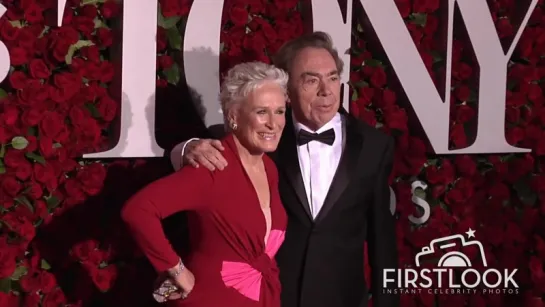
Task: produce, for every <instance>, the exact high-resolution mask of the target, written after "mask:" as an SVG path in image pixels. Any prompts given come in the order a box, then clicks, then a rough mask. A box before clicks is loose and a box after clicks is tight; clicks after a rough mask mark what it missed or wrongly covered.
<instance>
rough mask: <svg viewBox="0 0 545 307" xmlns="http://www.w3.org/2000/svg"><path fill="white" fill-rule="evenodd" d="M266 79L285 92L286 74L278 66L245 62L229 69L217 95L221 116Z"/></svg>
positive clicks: (226, 113) (225, 114) (227, 112)
mask: <svg viewBox="0 0 545 307" xmlns="http://www.w3.org/2000/svg"><path fill="white" fill-rule="evenodd" d="M266 81H272V82H274V83H276V84H278V85H279V86H280V87H281V88H282V89H283V90H284V92H285V93H286V91H287V84H288V74H287V73H286V72H285V71H283V70H282V69H280V68H277V67H275V66H272V65H269V64H266V63H263V62H247V63H241V64H238V65H235V66H233V67H232V68H231V69H229V71H228V72H227V75H226V76H225V78H224V80H223V84H222V86H221V91H220V95H219V100H220V103H221V110H222V111H223V116H224V117H226V116H227V115H228V114H229V110H230V109H231V108H232V107H233V106H234V105H236V104H237V103H240V102H241V101H244V100H245V99H246V97H248V95H249V94H250V93H251V92H252V91H254V90H256V89H258V88H259V87H260V86H261V85H262V84H263V82H266Z"/></svg>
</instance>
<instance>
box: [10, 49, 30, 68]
mask: <svg viewBox="0 0 545 307" xmlns="http://www.w3.org/2000/svg"><path fill="white" fill-rule="evenodd" d="M28 58H29V57H28V53H27V51H26V50H25V49H24V48H20V47H14V48H11V49H10V50H9V59H10V63H11V65H13V66H18V65H23V64H26V63H27V62H28Z"/></svg>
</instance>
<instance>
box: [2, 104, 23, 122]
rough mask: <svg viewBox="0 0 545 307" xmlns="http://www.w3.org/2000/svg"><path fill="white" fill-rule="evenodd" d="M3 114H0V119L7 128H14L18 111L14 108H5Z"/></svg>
mask: <svg viewBox="0 0 545 307" xmlns="http://www.w3.org/2000/svg"><path fill="white" fill-rule="evenodd" d="M2 113H3V114H0V119H1V120H2V122H3V123H4V124H5V125H7V126H15V124H16V123H17V119H18V118H19V109H18V108H17V107H16V106H10V105H8V106H6V107H5V108H4V111H3V112H2Z"/></svg>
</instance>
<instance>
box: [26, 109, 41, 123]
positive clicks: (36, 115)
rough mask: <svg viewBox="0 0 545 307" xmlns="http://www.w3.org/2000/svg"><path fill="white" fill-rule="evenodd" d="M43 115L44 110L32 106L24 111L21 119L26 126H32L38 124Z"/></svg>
mask: <svg viewBox="0 0 545 307" xmlns="http://www.w3.org/2000/svg"><path fill="white" fill-rule="evenodd" d="M42 116H43V111H42V110H39V109H36V108H31V109H28V110H26V111H25V112H24V113H23V115H22V116H21V120H22V121H23V124H24V125H25V126H29V127H32V126H36V125H38V123H39V122H40V121H41V120H42Z"/></svg>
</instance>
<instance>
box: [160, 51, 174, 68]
mask: <svg viewBox="0 0 545 307" xmlns="http://www.w3.org/2000/svg"><path fill="white" fill-rule="evenodd" d="M172 64H174V60H172V58H171V57H170V56H169V55H166V54H165V55H160V56H158V57H157V67H158V68H159V69H167V68H170V67H171V66H172Z"/></svg>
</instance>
